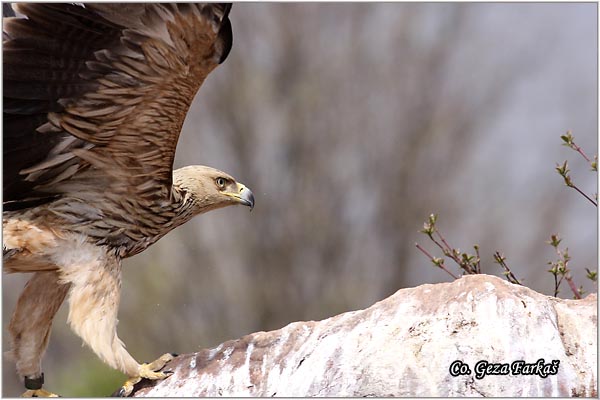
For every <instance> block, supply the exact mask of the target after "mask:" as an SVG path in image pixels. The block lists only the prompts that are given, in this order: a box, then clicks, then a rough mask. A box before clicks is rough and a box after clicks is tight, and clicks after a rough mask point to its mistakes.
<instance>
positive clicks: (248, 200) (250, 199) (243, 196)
mask: <svg viewBox="0 0 600 400" xmlns="http://www.w3.org/2000/svg"><path fill="white" fill-rule="evenodd" d="M237 188H238V192H237V193H225V194H226V195H227V196H229V197H231V198H233V199H235V200H236V201H237V202H238V203H240V204H242V205H244V206H248V207H250V211H252V209H253V208H254V194H253V193H252V191H251V190H250V189H248V188H247V187H246V186H244V185H243V184H241V183H238V184H237Z"/></svg>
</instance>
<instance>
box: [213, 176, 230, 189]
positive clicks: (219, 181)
mask: <svg viewBox="0 0 600 400" xmlns="http://www.w3.org/2000/svg"><path fill="white" fill-rule="evenodd" d="M215 182H216V184H217V186H218V187H219V188H221V189H223V188H225V184H226V183H227V180H226V179H225V178H217V179H215Z"/></svg>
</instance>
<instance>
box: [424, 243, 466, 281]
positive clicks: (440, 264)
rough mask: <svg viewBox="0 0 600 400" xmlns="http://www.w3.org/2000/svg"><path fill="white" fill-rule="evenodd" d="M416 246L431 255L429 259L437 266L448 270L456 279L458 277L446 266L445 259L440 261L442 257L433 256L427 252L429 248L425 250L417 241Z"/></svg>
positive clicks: (428, 255)
mask: <svg viewBox="0 0 600 400" xmlns="http://www.w3.org/2000/svg"><path fill="white" fill-rule="evenodd" d="M415 246H416V247H417V249H419V250H421V251H422V252H423V254H425V255H426V256H427V257H429V259H430V260H431V262H432V263H433V264H434V265H435V266H437V267H439V268H441V269H443V270H444V271H446V272H447V273H448V274H449V275H450V276H451V277H453V278H454V279H458V276H456V275H454V274H453V273H452V272H451V271H450V270H448V269H447V268H446V267H444V260H441V261H439V260H440V259H438V258H434V257H432V256H431V254H429V253H428V252H427V250H425V249H424V248H423V247H421V246H420V245H419V243H415Z"/></svg>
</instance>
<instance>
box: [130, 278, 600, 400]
mask: <svg viewBox="0 0 600 400" xmlns="http://www.w3.org/2000/svg"><path fill="white" fill-rule="evenodd" d="M169 368H170V369H172V370H174V372H175V373H174V374H173V376H171V377H170V378H168V379H166V380H164V381H159V382H144V383H142V385H141V386H140V387H138V388H136V392H135V396H151V397H163V396H177V397H185V396H195V397H197V396H228V397H231V396H232V397H242V396H244V397H245V396H286V397H291V396H376V397H385V396H411V397H415V396H419V397H421V396H422V397H425V396H442V397H448V396H501V397H512V396H528V397H534V396H548V397H549V396H561V397H566V396H586V397H590V396H597V295H596V294H590V295H588V296H587V297H586V298H585V299H583V300H562V299H557V298H554V297H549V296H545V295H542V294H539V293H537V292H535V291H533V290H531V289H529V288H526V287H523V286H518V285H513V284H511V283H508V282H506V281H504V280H502V279H500V278H497V277H494V276H489V275H468V276H464V277H462V278H461V279H458V280H456V281H454V282H451V283H439V284H433V285H422V286H419V287H416V288H411V289H402V290H399V291H398V292H396V293H395V294H394V295H392V296H390V297H389V298H387V299H385V300H383V301H380V302H378V303H376V304H374V305H373V306H371V307H369V308H367V309H366V310H361V311H353V312H347V313H344V314H340V315H337V316H335V317H332V318H328V319H325V320H323V321H318V322H314V321H310V322H295V323H292V324H289V325H288V326H286V327H284V328H282V329H279V330H276V331H272V332H257V333H253V334H251V335H247V336H244V337H242V338H241V339H238V340H231V341H228V342H225V343H222V344H221V345H219V346H218V347H216V348H214V349H209V350H202V351H200V352H197V353H193V354H186V355H182V356H179V357H177V358H176V359H175V360H174V361H172V363H171V364H170V365H169ZM451 370H452V372H451ZM486 372H487V374H485V373H486ZM461 373H462V374H461ZM482 374H483V375H482ZM455 375H456V376H455Z"/></svg>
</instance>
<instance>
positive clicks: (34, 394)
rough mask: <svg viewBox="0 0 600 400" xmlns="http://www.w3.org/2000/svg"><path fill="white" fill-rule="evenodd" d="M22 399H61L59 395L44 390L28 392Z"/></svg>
mask: <svg viewBox="0 0 600 400" xmlns="http://www.w3.org/2000/svg"><path fill="white" fill-rule="evenodd" d="M21 397H59V396H58V395H57V394H54V393H52V392H49V391H47V390H44V389H36V390H28V391H26V392H25V393H23V394H22V395H21Z"/></svg>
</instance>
